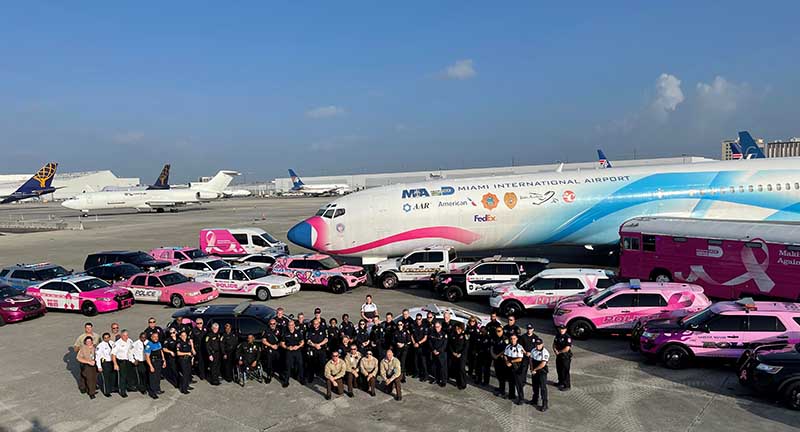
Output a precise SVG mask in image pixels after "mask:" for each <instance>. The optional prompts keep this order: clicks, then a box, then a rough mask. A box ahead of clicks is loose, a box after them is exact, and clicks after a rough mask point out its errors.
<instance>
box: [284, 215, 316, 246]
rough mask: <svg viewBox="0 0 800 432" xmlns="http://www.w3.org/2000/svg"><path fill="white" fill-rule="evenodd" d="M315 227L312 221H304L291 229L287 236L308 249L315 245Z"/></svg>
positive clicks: (291, 240)
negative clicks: (313, 236)
mask: <svg viewBox="0 0 800 432" xmlns="http://www.w3.org/2000/svg"><path fill="white" fill-rule="evenodd" d="M313 229H314V228H313V227H312V226H311V224H310V223H308V222H306V221H303V222H300V223H299V224H297V225H295V226H293V227H292V228H291V229H289V232H288V233H287V234H286V237H288V238H289V241H290V242H292V243H294V244H296V245H298V246H300V247H304V248H306V249H311V248H312V247H313V246H314V243H313V241H312V240H313V239H312V238H311V236H312V231H313Z"/></svg>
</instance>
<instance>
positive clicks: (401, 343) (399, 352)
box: [392, 320, 411, 382]
mask: <svg viewBox="0 0 800 432" xmlns="http://www.w3.org/2000/svg"><path fill="white" fill-rule="evenodd" d="M409 345H411V332H410V331H408V329H407V328H406V323H405V321H403V320H400V321H398V322H397V328H396V329H395V331H394V335H393V336H392V350H393V351H394V352H395V353H396V355H395V356H394V357H395V358H397V359H398V360H399V361H400V368H402V370H403V376H402V377H400V382H406V370H407V369H406V364H407V361H406V360H407V358H408V347H409Z"/></svg>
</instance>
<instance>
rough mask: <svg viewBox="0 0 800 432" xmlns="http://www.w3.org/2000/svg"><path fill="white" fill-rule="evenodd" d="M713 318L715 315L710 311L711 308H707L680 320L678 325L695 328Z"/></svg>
mask: <svg viewBox="0 0 800 432" xmlns="http://www.w3.org/2000/svg"><path fill="white" fill-rule="evenodd" d="M714 316H716V314H715V313H714V312H713V311H712V310H711V307H707V308H705V309H703V310H701V311H699V312H695V313H693V314H691V315H687V316H685V317H683V318H681V319H680V321H679V323H680V324H682V325H685V326H687V327H697V326H699V325H700V324H702V323H704V322H706V321H708V320H709V319H711V318H713V317H714Z"/></svg>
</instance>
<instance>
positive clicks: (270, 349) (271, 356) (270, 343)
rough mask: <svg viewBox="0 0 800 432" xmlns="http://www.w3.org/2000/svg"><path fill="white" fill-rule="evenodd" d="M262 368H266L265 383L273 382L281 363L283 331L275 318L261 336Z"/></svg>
mask: <svg viewBox="0 0 800 432" xmlns="http://www.w3.org/2000/svg"><path fill="white" fill-rule="evenodd" d="M261 345H262V346H261V366H262V367H263V368H264V383H266V384H269V383H270V382H272V376H273V375H274V374H275V372H277V371H278V370H279V368H278V367H279V365H280V362H281V353H280V345H281V330H280V329H279V328H278V321H277V320H276V319H275V318H272V319H271V320H269V328H268V329H267V330H265V331H264V334H262V335H261Z"/></svg>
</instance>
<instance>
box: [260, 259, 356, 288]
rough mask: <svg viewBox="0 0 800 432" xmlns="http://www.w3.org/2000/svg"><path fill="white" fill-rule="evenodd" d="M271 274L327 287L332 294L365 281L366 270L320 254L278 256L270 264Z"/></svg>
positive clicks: (304, 283) (301, 282)
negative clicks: (271, 264)
mask: <svg viewBox="0 0 800 432" xmlns="http://www.w3.org/2000/svg"><path fill="white" fill-rule="evenodd" d="M272 274H275V275H280V276H286V277H290V278H294V279H296V280H298V281H299V282H300V284H301V285H318V286H323V287H327V288H329V289H330V290H331V291H332V292H333V293H334V294H343V293H344V292H345V291H347V289H348V288H355V287H357V286H359V285H363V284H365V283H366V282H367V272H366V271H365V270H364V268H363V267H359V266H352V265H344V264H341V263H339V261H336V259H334V258H333V257H331V256H329V255H322V254H306V255H292V256H284V257H280V258H278V259H277V260H276V261H275V264H274V265H273V266H272Z"/></svg>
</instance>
